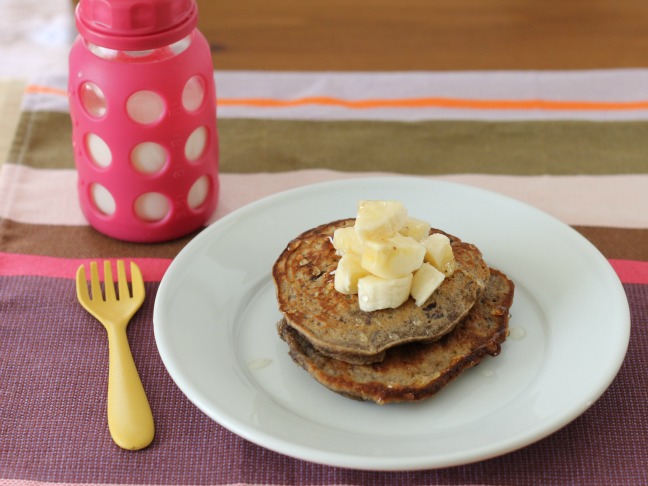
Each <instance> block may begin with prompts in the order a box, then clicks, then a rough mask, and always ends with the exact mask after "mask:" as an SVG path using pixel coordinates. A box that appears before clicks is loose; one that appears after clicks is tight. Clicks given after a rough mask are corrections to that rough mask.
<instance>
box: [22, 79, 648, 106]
mask: <svg viewBox="0 0 648 486" xmlns="http://www.w3.org/2000/svg"><path fill="white" fill-rule="evenodd" d="M26 92H27V93H29V94H37V93H41V94H50V95H55V96H67V92H66V91H65V90H63V89H58V88H52V87H48V86H38V85H29V86H27V88H26ZM218 104H219V105H220V106H242V107H245V106H252V107H258V108H290V107H295V106H306V105H321V106H337V107H343V108H349V109H357V110H363V109H374V108H453V109H461V110H541V111H632V110H647V109H648V101H559V100H542V99H529V100H523V99H522V100H479V99H463V98H441V97H422V98H394V99H365V100H345V99H341V98H333V97H330V96H308V97H303V98H294V99H289V100H279V99H273V98H219V99H218Z"/></svg>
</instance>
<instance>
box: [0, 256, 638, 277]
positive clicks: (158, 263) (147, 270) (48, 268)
mask: <svg viewBox="0 0 648 486" xmlns="http://www.w3.org/2000/svg"><path fill="white" fill-rule="evenodd" d="M112 260H116V259H112ZM124 260H129V261H134V262H135V263H137V265H138V266H139V267H140V269H141V270H142V275H143V276H144V280H145V281H147V282H159V281H160V280H162V277H163V276H164V273H165V272H166V269H167V268H168V267H169V265H170V264H171V259H170V258H124ZM88 262H90V260H89V259H83V258H56V257H48V256H38V255H22V254H13V253H0V275H4V276H14V275H38V276H41V277H56V278H70V279H72V278H74V276H75V274H76V271H77V268H79V265H81V264H87V263H88ZM610 264H611V265H612V268H614V270H615V271H616V273H617V275H618V276H619V279H620V280H621V281H622V282H623V283H628V284H648V262H644V261H635V260H616V259H611V260H610Z"/></svg>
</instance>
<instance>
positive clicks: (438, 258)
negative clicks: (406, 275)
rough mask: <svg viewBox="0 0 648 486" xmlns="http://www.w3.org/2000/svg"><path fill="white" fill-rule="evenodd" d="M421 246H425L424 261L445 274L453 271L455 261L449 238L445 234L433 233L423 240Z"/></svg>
mask: <svg viewBox="0 0 648 486" xmlns="http://www.w3.org/2000/svg"><path fill="white" fill-rule="evenodd" d="M423 246H425V261H426V262H428V263H430V264H432V266H434V268H436V269H437V270H439V271H440V272H443V273H445V274H446V275H447V276H450V275H452V274H453V273H454V270H455V266H456V262H455V258H454V254H453V253H452V246H451V245H450V239H449V238H448V237H447V236H446V235H443V234H441V233H434V234H432V235H430V236H428V237H427V238H426V239H424V240H423Z"/></svg>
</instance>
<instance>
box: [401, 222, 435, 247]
mask: <svg viewBox="0 0 648 486" xmlns="http://www.w3.org/2000/svg"><path fill="white" fill-rule="evenodd" d="M399 233H400V234H401V235H403V236H409V237H410V238H414V239H415V240H416V241H423V240H424V239H425V238H427V237H428V236H429V234H430V223H428V222H427V221H423V220H422V219H417V218H412V217H411V216H409V217H408V218H407V220H406V221H405V225H404V226H403V227H402V228H401V229H400V231H399Z"/></svg>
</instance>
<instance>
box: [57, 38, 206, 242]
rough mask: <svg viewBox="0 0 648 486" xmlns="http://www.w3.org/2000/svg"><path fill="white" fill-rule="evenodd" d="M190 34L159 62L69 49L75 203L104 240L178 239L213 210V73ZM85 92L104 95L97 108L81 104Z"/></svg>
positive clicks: (80, 44)
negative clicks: (186, 41) (181, 48)
mask: <svg viewBox="0 0 648 486" xmlns="http://www.w3.org/2000/svg"><path fill="white" fill-rule="evenodd" d="M190 35H191V43H190V45H189V47H188V48H187V49H186V50H184V51H183V52H181V53H180V54H178V55H175V56H170V57H167V58H164V59H161V60H157V61H155V62H123V61H121V60H120V59H103V58H100V57H98V56H95V55H94V54H93V53H91V52H90V51H89V50H88V48H87V46H86V44H85V43H84V41H83V40H82V39H81V38H78V39H77V40H76V42H75V43H74V45H73V47H72V50H71V52H70V79H69V97H70V113H71V117H72V123H73V135H72V138H73V148H74V157H75V163H76V167H77V172H78V190H79V200H80V204H81V207H82V210H83V213H84V215H85V216H86V218H87V219H88V222H89V223H90V224H91V225H92V226H93V227H95V228H96V229H97V230H99V231H100V232H102V233H104V234H106V235H108V236H112V237H114V238H117V239H121V240H127V241H139V242H155V241H166V240H170V239H174V238H177V237H180V236H183V235H186V234H188V233H191V232H192V231H194V230H196V229H198V228H200V227H201V226H202V225H204V224H205V223H206V222H207V220H208V219H209V217H210V216H211V214H212V213H213V212H214V210H215V208H216V203H217V200H218V192H219V181H218V134H217V130H216V114H215V100H216V94H215V87H214V81H213V67H212V61H211V54H210V51H209V46H208V44H207V41H206V40H205V38H204V37H203V36H202V34H201V33H200V32H199V31H198V30H194V31H193V32H192V33H191V34H190ZM196 87H198V88H201V89H198V90H196ZM89 91H92V92H93V93H95V97H96V93H97V92H99V93H100V94H101V97H102V98H103V101H104V103H105V106H104V107H102V109H101V110H93V109H92V107H91V106H90V105H89V104H88V102H87V98H84V93H87V92H89ZM196 92H197V93H198V95H196ZM196 96H199V98H196ZM142 101H143V102H144V104H142V103H141V102H142ZM151 106H153V108H154V109H153V110H151V109H150V108H151ZM156 107H157V108H156ZM142 154H144V156H142ZM147 157H148V159H151V160H147ZM142 159H144V160H142ZM99 196H101V197H100V198H99V199H98V197H99Z"/></svg>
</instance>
